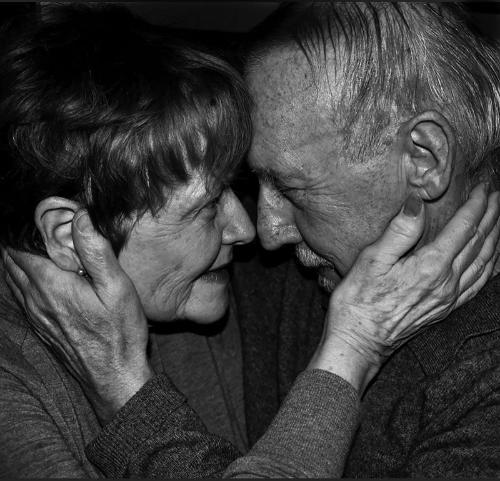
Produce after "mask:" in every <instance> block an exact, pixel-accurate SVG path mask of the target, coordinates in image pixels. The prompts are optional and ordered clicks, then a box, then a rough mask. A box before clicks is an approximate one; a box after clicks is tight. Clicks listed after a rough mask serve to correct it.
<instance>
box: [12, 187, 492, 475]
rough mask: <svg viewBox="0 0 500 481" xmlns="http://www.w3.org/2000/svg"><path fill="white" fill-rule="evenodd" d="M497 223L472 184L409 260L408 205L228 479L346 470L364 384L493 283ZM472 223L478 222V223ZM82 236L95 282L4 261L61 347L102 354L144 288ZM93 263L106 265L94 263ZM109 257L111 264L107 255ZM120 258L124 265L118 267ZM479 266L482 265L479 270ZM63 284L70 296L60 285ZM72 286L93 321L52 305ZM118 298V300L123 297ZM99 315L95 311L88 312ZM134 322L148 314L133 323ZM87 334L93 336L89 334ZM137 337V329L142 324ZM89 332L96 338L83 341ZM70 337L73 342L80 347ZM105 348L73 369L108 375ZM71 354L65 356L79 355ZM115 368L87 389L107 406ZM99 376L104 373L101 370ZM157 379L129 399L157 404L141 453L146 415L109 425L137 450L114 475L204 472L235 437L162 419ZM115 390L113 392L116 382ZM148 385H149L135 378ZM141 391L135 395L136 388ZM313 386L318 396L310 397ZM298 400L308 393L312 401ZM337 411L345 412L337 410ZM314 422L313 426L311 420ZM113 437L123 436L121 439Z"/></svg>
mask: <svg viewBox="0 0 500 481" xmlns="http://www.w3.org/2000/svg"><path fill="white" fill-rule="evenodd" d="M497 220H498V194H497V193H495V194H492V195H491V196H490V197H489V201H488V198H487V194H486V193H485V191H484V189H483V190H481V189H475V190H474V191H473V193H472V194H471V197H470V200H469V201H468V202H467V203H466V205H465V206H464V207H463V208H462V209H460V210H459V211H458V212H457V214H456V215H455V217H454V218H453V219H452V221H450V224H448V226H447V228H446V229H445V231H444V232H443V235H442V236H440V237H438V239H436V241H434V243H431V244H429V245H427V246H424V247H423V248H421V249H419V250H417V251H415V252H414V253H412V254H411V255H409V256H404V254H405V253H406V252H407V251H408V250H409V248H410V247H412V246H413V245H415V244H416V242H417V241H418V239H419V237H420V234H421V231H422V226H423V212H420V214H418V215H417V217H413V218H412V217H409V216H405V215H404V212H401V213H400V214H399V215H398V216H397V217H396V218H395V219H394V220H393V221H392V222H391V225H390V226H389V228H388V229H387V231H386V233H385V234H384V235H383V237H382V238H381V239H380V241H378V242H377V243H375V244H374V245H372V246H370V247H368V248H367V249H365V251H363V253H362V254H361V256H360V258H359V259H358V261H357V262H356V264H355V266H354V267H353V269H352V270H351V273H349V275H348V276H346V278H345V279H344V281H343V282H342V283H341V285H340V286H339V287H338V288H337V289H336V291H335V293H334V295H333V296H332V300H331V302H330V308H329V311H328V319H327V322H326V323H325V332H324V336H323V340H322V342H321V344H320V347H319V349H318V351H317V353H316V355H315V357H314V359H313V360H312V362H311V365H310V369H311V371H310V372H309V373H305V374H304V375H303V376H302V378H300V379H299V380H298V382H297V384H296V385H295V386H294V388H292V390H291V393H290V396H289V397H288V399H287V401H286V402H285V404H284V407H283V409H282V410H281V411H280V414H279V415H278V416H277V418H276V419H275V422H274V423H273V424H272V426H271V427H270V429H269V431H268V432H267V433H266V435H265V436H264V437H263V438H262V439H261V440H260V441H259V442H258V443H257V444H256V446H255V447H254V448H253V449H252V451H250V453H248V455H247V457H246V460H245V458H243V460H239V461H237V464H236V465H233V466H231V468H230V470H229V471H228V473H227V474H228V475H231V476H249V475H253V476H287V475H294V476H302V477H303V476H316V477H317V476H338V475H339V474H340V473H341V472H342V466H343V463H344V457H345V455H346V453H347V451H348V447H349V443H350V439H351V437H352V435H353V433H354V430H355V428H356V418H357V409H358V404H357V402H358V401H357V398H358V396H359V395H360V394H361V392H362V390H363V389H364V386H365V385H366V383H367V382H368V381H369V380H370V379H371V378H372V377H373V375H374V374H375V373H376V372H377V370H378V369H379V367H380V365H381V363H382V361H383V359H384V357H385V356H387V355H388V354H390V352H391V351H392V350H393V349H395V348H396V347H398V346H399V345H400V344H401V342H403V341H404V340H407V339H409V338H410V337H411V336H412V335H414V334H415V333H416V332H417V331H418V329H420V328H422V327H425V325H428V324H429V323H432V322H436V321H437V320H439V319H441V318H443V316H445V315H446V314H447V313H448V312H449V311H450V310H451V309H453V308H454V307H455V306H456V305H458V304H459V303H462V302H465V301H466V300H468V299H469V298H470V297H471V296H473V295H474V294H475V293H476V292H477V291H478V290H479V289H480V288H481V287H482V286H483V285H484V284H485V282H486V280H487V279H488V278H489V275H490V274H491V269H492V266H493V261H494V247H495V246H496V244H497V241H498V222H497ZM471 225H472V226H475V228H470V226H471ZM476 231H480V232H481V233H482V236H481V235H476ZM86 236H87V237H86ZM82 239H83V240H82ZM82 239H80V240H75V247H77V250H78V244H80V243H81V244H82V245H86V246H87V247H86V248H85V249H83V250H82V253H83V255H82V256H81V257H82V262H83V263H84V266H85V268H86V269H87V271H88V272H89V274H90V277H91V279H90V281H87V280H84V279H80V278H78V280H77V276H75V275H74V274H72V273H62V274H61V271H58V272H57V276H56V273H55V272H52V271H53V270H54V269H56V268H55V267H54V266H49V265H48V263H50V261H48V260H46V259H41V258H37V257H33V256H29V255H19V254H18V253H14V252H11V254H12V257H8V256H5V260H6V265H7V268H8V269H9V272H10V275H11V279H10V284H11V285H12V287H13V289H14V292H15V293H16V294H17V297H18V298H19V299H20V301H21V302H23V303H24V305H25V307H26V308H27V309H28V312H29V313H30V316H31V321H32V323H33V324H34V325H35V326H36V327H35V329H36V330H37V332H42V333H44V335H45V340H46V342H48V343H49V344H52V343H54V340H53V339H52V338H55V337H56V336H57V335H58V334H61V330H63V331H64V335H65V336H66V339H67V338H69V339H72V336H73V338H74V337H75V336H76V337H77V338H78V339H73V341H71V342H72V343H73V344H74V345H76V346H78V349H80V350H81V351H85V349H88V346H89V345H90V346H93V347H94V349H95V346H96V339H102V338H103V336H102V329H111V330H118V331H120V335H116V334H112V335H106V336H105V337H106V339H124V338H127V332H126V330H125V329H124V328H123V326H126V325H129V324H133V323H134V318H131V317H130V316H129V318H128V319H120V317H121V316H125V317H127V315H128V313H129V311H131V312H135V311H134V310H131V309H127V310H125V311H124V310H123V309H121V310H120V309H119V305H116V304H114V302H116V301H114V298H115V297H117V298H120V299H122V300H123V299H126V300H127V302H133V300H134V298H135V297H134V295H135V294H134V292H135V291H131V292H128V291H130V285H129V284H127V281H126V279H122V277H121V276H125V275H124V274H121V273H120V270H119V268H117V266H116V264H117V263H116V260H113V259H112V258H111V256H110V255H109V249H110V248H109V246H107V245H106V243H105V241H104V240H103V239H102V238H101V239H99V237H98V236H97V235H96V234H95V233H93V232H88V233H82ZM485 239H486V240H485ZM89 246H90V247H89ZM444 247H446V249H445V250H444ZM94 258H97V259H98V260H99V262H97V263H96V262H95V261H94V260H93V259H94ZM102 259H106V262H103V261H102ZM108 262H109V263H111V265H112V268H111V269H110V268H108V267H105V266H106V264H107V263H108ZM114 262H115V263H116V264H113V263H114ZM481 265H482V266H485V268H484V269H478V266H481ZM21 268H22V269H21ZM40 269H42V270H43V271H44V272H46V274H45V275H46V276H47V275H48V276H49V277H50V278H51V283H47V282H40V281H39V280H37V274H36V272H37V271H38V272H40ZM51 270H52V271H51ZM108 271H109V272H112V275H110V276H109V277H110V279H109V281H108V282H106V281H105V279H106V276H107V272H108ZM47 273H48V274H47ZM93 275H97V276H100V279H101V281H100V282H99V283H97V285H96V283H93V281H92V279H93ZM125 277H126V276H125ZM55 279H58V280H57V281H56V280H55ZM45 281H46V280H45ZM52 281H53V282H52ZM128 282H129V281H128ZM58 283H59V284H58ZM85 283H86V284H85ZM110 283H111V284H112V285H113V288H112V292H113V293H114V294H115V295H114V296H113V295H109V293H107V292H105V294H104V295H103V294H102V293H101V292H100V291H101V290H102V289H103V288H106V286H108V289H109V284H110ZM63 285H64V289H66V291H65V290H64V289H63V290H62V286H63ZM75 286H76V287H75ZM67 289H72V291H71V293H72V295H73V298H74V297H77V298H78V299H79V302H81V300H82V299H83V298H85V299H89V298H90V297H92V295H93V294H92V292H94V293H95V297H96V299H98V300H99V302H96V299H93V304H89V306H88V307H87V310H86V312H87V316H85V318H84V319H83V320H82V319H81V318H80V317H79V312H78V311H77V310H76V311H75V310H74V309H73V308H72V307H71V303H68V302H65V303H63V306H62V308H61V307H60V306H58V305H55V306H54V304H53V303H54V302H55V301H54V299H61V290H62V298H64V299H68V297H69V298H70V299H72V297H71V296H68V291H67ZM54 293H56V295H54ZM117 293H119V294H120V295H119V296H116V294H117ZM395 300H396V301H397V309H396V308H395V306H396V304H395ZM137 302H138V300H137ZM39 306H42V308H40V307H39ZM61 309H62V310H63V312H62V313H61ZM89 309H90V310H89ZM93 310H97V311H98V312H97V313H95V314H92V315H90V314H89V313H90V312H92V311H93ZM114 312H119V313H120V315H119V316H115V315H114ZM103 313H108V315H109V316H110V318H111V320H112V322H109V323H104V326H103V325H102V324H100V325H98V326H97V325H96V324H94V325H93V326H94V327H93V328H94V331H95V332H94V333H92V326H90V328H88V329H85V330H82V329H75V326H79V325H80V326H81V323H82V322H86V323H88V319H89V318H90V319H91V318H94V317H95V318H98V319H101V320H105V315H104V314H103ZM135 322H143V321H142V320H141V319H139V320H137V319H136V320H135ZM47 326H50V327H47ZM81 331H84V334H82V333H81ZM132 332H133V333H134V332H135V333H136V332H137V329H136V330H135V331H134V330H133V331H132ZM84 335H86V336H90V338H87V339H85V338H83V337H84ZM51 336H52V338H51ZM92 336H94V337H92ZM120 336H121V337H120ZM132 337H133V336H132ZM73 344H72V347H71V348H68V349H71V350H74V349H75V347H74V346H73ZM97 345H98V344H97ZM126 345H133V339H128V342H127V343H126ZM58 348H59V349H62V350H63V351H64V349H66V348H65V347H64V346H61V344H60V342H59V345H58ZM106 349H107V350H106V352H105V354H103V355H102V358H103V360H102V362H104V363H105V364H106V366H103V367H102V370H103V372H105V373H106V372H109V363H110V359H109V356H113V355H115V353H116V355H119V354H120V353H121V351H120V350H119V349H116V350H109V346H106ZM99 352H102V350H99V349H97V350H96V352H94V353H93V354H92V356H91V361H92V362H91V364H90V365H89V364H85V363H86V362H87V357H86V356H85V355H81V354H80V356H79V357H78V362H80V363H82V362H83V363H84V364H85V365H84V366H83V367H82V366H76V369H74V371H76V372H77V373H83V375H84V376H85V375H86V374H85V373H87V372H89V371H93V370H97V371H99V369H100V368H99V360H98V357H99V356H98V355H97V354H98V353H99ZM63 354H64V352H63ZM72 359H73V358H70V359H69V360H67V362H74V361H73V360H72ZM129 359H134V362H136V364H135V365H134V366H131V369H130V372H143V371H144V369H143V368H142V367H139V368H138V366H137V360H138V359H139V360H140V359H142V358H141V357H140V356H137V355H135V356H129ZM112 362H115V361H112ZM118 364H120V365H122V366H123V367H125V364H126V363H124V362H123V360H120V361H119V362H118ZM111 365H113V364H111ZM113 374H114V375H111V373H109V382H108V383H107V385H105V386H106V389H104V391H103V394H100V390H102V385H104V384H103V383H100V384H99V383H97V384H98V386H97V387H96V386H90V389H93V390H94V391H93V396H95V397H99V396H101V398H102V399H103V401H101V402H100V404H102V405H105V404H106V403H108V399H109V396H110V393H111V394H112V393H113V392H114V391H115V390H119V389H120V385H122V384H123V382H124V381H123V380H120V374H121V373H120V372H115V373H113ZM98 375H100V374H99V373H98ZM127 376H130V373H125V376H124V379H127ZM90 378H91V379H95V378H96V374H93V375H92V376H90ZM117 378H118V380H117ZM82 382H83V384H84V385H87V386H89V385H90V384H92V382H91V383H90V384H89V382H88V379H85V378H84V379H83V380H82ZM153 382H154V381H150V382H149V383H147V384H146V385H145V386H144V387H143V388H142V389H140V390H139V392H137V394H136V395H135V396H134V397H132V400H131V402H132V403H133V402H134V401H136V400H137V399H138V398H140V402H136V404H137V405H139V406H140V405H142V404H143V403H144V405H149V406H150V407H151V409H152V411H151V412H150V416H149V417H148V419H149V421H150V424H148V428H149V429H150V431H151V437H150V438H147V439H145V440H144V442H142V443H140V445H137V446H135V445H134V449H133V450H130V449H129V450H128V451H127V450H126V448H127V443H128V442H129V441H127V440H128V439H134V436H135V434H136V433H134V431H136V432H137V431H140V430H141V428H140V426H141V423H144V422H147V421H146V419H145V418H144V416H142V418H141V413H140V412H139V411H140V410H137V409H135V410H134V409H128V410H127V405H125V408H124V410H125V412H126V413H127V414H126V415H123V416H120V413H118V416H117V418H115V419H114V420H113V421H112V422H111V425H112V426H113V430H112V431H113V432H112V433H108V434H110V436H108V437H107V438H105V443H104V444H108V445H113V450H114V451H115V452H118V451H119V450H120V449H121V448H120V443H122V444H121V445H122V446H123V449H124V452H130V457H128V458H127V459H123V460H122V461H121V462H122V465H121V471H113V472H112V473H113V474H112V475H114V476H124V475H132V474H133V475H146V474H147V475H149V476H151V475H167V473H166V472H165V471H164V469H165V466H170V465H171V463H172V461H171V460H172V459H174V460H179V459H180V458H183V457H185V458H186V459H185V461H183V462H181V464H180V465H181V466H182V465H185V466H186V467H190V466H191V464H190V463H191V462H193V460H194V461H195V462H199V467H200V469H203V466H204V465H205V464H206V462H207V460H209V459H213V458H212V457H213V456H216V453H217V452H218V450H221V449H227V443H226V444H225V443H224V442H221V440H217V439H216V438H215V437H214V436H211V435H210V434H208V433H206V431H203V429H202V427H201V426H200V424H198V423H199V420H197V421H196V422H194V421H193V422H192V423H191V421H189V422H188V424H187V425H183V423H182V422H180V423H179V424H178V427H179V430H178V431H176V429H177V428H176V426H175V423H176V422H178V421H179V420H177V421H176V417H175V415H174V414H175V412H176V410H175V409H174V410H172V411H171V412H169V414H168V416H166V417H162V416H161V415H159V414H158V413H160V406H156V408H155V407H154V404H155V399H156V398H161V397H162V396H161V395H159V391H158V389H151V390H150V391H148V384H150V383H153ZM113 385H115V386H116V387H112V386H113ZM139 385H140V382H137V383H135V384H134V386H139ZM304 386H305V387H304ZM342 386H343V388H342ZM350 386H351V387H350ZM157 387H158V386H157ZM134 389H135V387H134ZM162 389H166V392H168V391H169V390H170V388H162ZM173 389H174V388H173ZM135 390H136V389H135ZM135 390H134V392H135ZM160 390H161V389H160ZM134 392H131V395H132V394H134ZM148 392H149V393H150V394H149V398H148V395H147V393H148ZM314 392H317V393H318V394H317V395H314V396H313V397H310V398H307V396H308V395H310V394H311V393H314ZM145 393H146V394H145ZM157 395H158V396H157ZM155 396H156V397H155ZM301 396H306V398H304V401H302V398H301ZM129 397H130V396H129ZM123 399H124V396H123V395H121V396H120V397H119V401H118V402H109V404H110V405H112V406H113V408H112V410H116V406H118V405H119V404H120V403H123ZM179 409H181V411H183V412H184V413H185V415H186V417H182V419H184V420H186V419H190V418H192V419H193V420H194V419H195V418H197V417H196V414H195V413H194V412H191V411H189V407H188V406H187V405H185V404H183V405H182V408H181V407H180V406H179ZM339 410H340V411H342V412H345V413H348V414H346V415H344V416H341V417H339V416H338V414H339ZM308 419H311V420H312V421H311V422H308ZM186 426H193V428H192V429H191V428H186ZM196 426H197V427H196ZM325 427H327V429H325ZM330 428H331V429H330ZM106 429H108V428H107V427H106V428H105V431H106ZM163 429H164V431H162V430H163ZM108 430H110V429H108ZM174 432H177V433H183V434H182V436H180V438H178V437H177V435H173V434H172V433H174ZM116 433H120V435H115V436H114V437H113V434H116ZM142 435H145V436H146V437H147V436H148V432H146V433H144V430H143V432H142ZM140 439H142V438H140ZM176 443H178V444H179V446H180V448H181V449H180V450H177V449H176V448H175V447H174V446H175V445H176ZM207 443H208V444H207ZM101 445H103V444H101ZM117 450H118V451H117ZM91 452H92V450H91ZM94 452H95V451H94ZM92 457H93V456H92ZM182 463H185V464H182ZM100 466H101V465H100ZM114 469H116V466H115V467H114ZM186 469H187V468H186ZM162 473H163V474H162ZM214 474H215V473H207V474H206V475H207V476H209V475H212V476H213V475H214ZM184 476H190V472H186V473H185V474H184Z"/></svg>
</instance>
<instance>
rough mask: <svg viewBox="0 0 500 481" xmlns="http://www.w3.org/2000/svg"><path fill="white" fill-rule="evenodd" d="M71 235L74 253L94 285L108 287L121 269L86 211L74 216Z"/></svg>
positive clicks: (108, 244)
mask: <svg viewBox="0 0 500 481" xmlns="http://www.w3.org/2000/svg"><path fill="white" fill-rule="evenodd" d="M72 234H73V244H74V246H75V250H76V253H77V254H78V257H79V258H80V261H81V262H82V265H83V268H84V269H85V270H86V271H87V274H88V275H89V276H90V278H91V279H92V281H93V283H94V285H95V286H96V287H104V286H106V285H109V283H110V282H111V281H112V280H113V278H115V277H116V275H117V274H119V273H120V272H121V267H120V265H119V264H118V259H117V258H116V256H115V254H114V252H113V248H112V247H111V244H110V242H109V241H108V240H107V239H106V238H105V237H103V236H102V235H101V234H100V233H99V232H98V231H97V230H96V229H95V228H94V225H93V224H92V221H91V220H90V217H89V214H88V212H87V211H86V210H80V211H78V212H77V213H76V214H75V216H74V218H73V223H72Z"/></svg>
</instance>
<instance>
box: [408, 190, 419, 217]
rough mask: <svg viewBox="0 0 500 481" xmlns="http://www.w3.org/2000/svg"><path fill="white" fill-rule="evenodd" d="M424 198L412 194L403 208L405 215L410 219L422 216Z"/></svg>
mask: <svg viewBox="0 0 500 481" xmlns="http://www.w3.org/2000/svg"><path fill="white" fill-rule="evenodd" d="M423 204H424V203H423V202H422V198H421V197H420V196H419V195H417V194H415V193H413V192H412V193H411V194H410V195H409V196H408V198H407V199H406V202H405V204H404V206H403V214H404V215H406V216H408V217H417V216H418V214H420V211H421V210H422V206H423Z"/></svg>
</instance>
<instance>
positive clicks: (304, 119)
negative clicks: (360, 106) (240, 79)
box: [247, 46, 334, 163]
mask: <svg viewBox="0 0 500 481" xmlns="http://www.w3.org/2000/svg"><path fill="white" fill-rule="evenodd" d="M247 82H248V85H249V89H250V93H251V95H252V98H253V102H254V110H253V112H252V117H253V124H254V140H253V144H252V148H251V152H250V162H251V163H255V162H256V161H257V160H258V159H259V158H263V157H269V156H270V155H273V156H274V160H275V161H279V160H282V161H283V162H286V159H287V158H288V159H289V160H290V161H291V162H292V163H293V162H295V160H294V159H295V158H298V157H299V156H300V153H301V152H302V151H304V150H305V149H307V148H308V147H311V146H314V147H315V149H316V151H317V153H318V155H321V152H320V151H325V149H327V148H328V146H327V145H326V144H327V143H330V144H331V143H332V142H331V141H332V133H333V130H334V129H333V121H332V110H331V97H330V96H329V95H327V94H326V92H325V86H324V85H322V84H321V82H320V83H318V82H317V81H316V79H315V77H313V72H312V70H311V67H310V65H309V64H308V62H307V60H306V58H305V56H304V54H303V53H302V52H301V51H300V50H299V49H298V48H295V47H293V46H289V47H288V46H284V47H279V48H275V49H273V50H272V51H270V52H268V53H266V55H265V56H264V57H263V58H261V59H259V61H258V62H256V63H255V64H254V65H253V66H251V68H250V69H249V70H248V73H247ZM287 163H288V162H287Z"/></svg>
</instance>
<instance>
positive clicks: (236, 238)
mask: <svg viewBox="0 0 500 481" xmlns="http://www.w3.org/2000/svg"><path fill="white" fill-rule="evenodd" d="M225 196H226V200H225V202H224V210H225V213H226V216H227V224H226V226H225V228H224V231H223V233H222V242H223V243H224V244H235V245H239V244H248V243H249V242H252V241H253V240H254V238H255V226H254V225H253V223H252V221H251V220H250V217H248V213H247V211H246V210H245V208H244V207H243V205H242V204H241V202H240V200H239V199H238V197H236V195H235V194H234V192H233V191H232V190H229V191H228V192H227V193H226V194H225Z"/></svg>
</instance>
